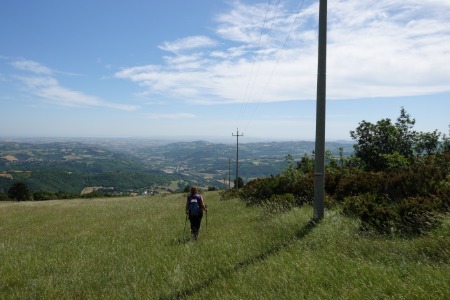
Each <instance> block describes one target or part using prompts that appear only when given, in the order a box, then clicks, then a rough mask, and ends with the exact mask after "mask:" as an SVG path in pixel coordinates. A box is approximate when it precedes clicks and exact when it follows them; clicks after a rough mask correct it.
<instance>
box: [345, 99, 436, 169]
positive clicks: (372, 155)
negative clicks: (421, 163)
mask: <svg viewBox="0 0 450 300" xmlns="http://www.w3.org/2000/svg"><path fill="white" fill-rule="evenodd" d="M415 122H416V121H415V119H412V118H411V116H410V115H409V114H408V113H407V112H406V110H405V109H404V108H403V107H402V108H401V110H400V116H399V117H398V118H397V121H396V123H395V124H393V123H392V122H391V119H389V118H386V119H382V120H380V121H378V122H377V123H376V124H372V123H370V122H367V121H362V122H360V123H359V126H358V127H357V128H356V130H354V131H353V130H352V131H350V136H351V137H352V138H353V139H354V140H356V144H355V145H354V146H353V148H354V150H355V156H356V157H357V158H359V159H361V161H362V162H363V164H364V166H365V168H366V169H367V170H372V171H381V170H385V169H387V168H388V167H392V163H393V162H392V159H393V158H395V157H401V158H407V159H409V158H412V157H414V150H421V151H422V150H427V151H431V148H432V145H433V143H432V140H433V137H435V135H433V134H428V135H427V134H422V135H419V134H418V133H417V132H416V131H414V130H413V126H414V124H415ZM419 140H420V141H422V140H423V142H421V143H418V141H419ZM427 141H428V142H427ZM419 144H420V147H419V148H416V145H419ZM401 164H403V161H402V163H401Z"/></svg>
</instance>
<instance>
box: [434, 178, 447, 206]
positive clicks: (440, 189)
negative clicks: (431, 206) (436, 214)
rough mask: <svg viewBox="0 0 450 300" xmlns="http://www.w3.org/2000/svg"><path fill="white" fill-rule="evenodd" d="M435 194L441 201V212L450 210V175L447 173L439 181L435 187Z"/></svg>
mask: <svg viewBox="0 0 450 300" xmlns="http://www.w3.org/2000/svg"><path fill="white" fill-rule="evenodd" d="M436 196H437V197H438V198H439V199H440V201H441V210H442V211H443V212H450V175H447V178H446V180H442V181H441V182H439V184H438V186H437V189H436Z"/></svg>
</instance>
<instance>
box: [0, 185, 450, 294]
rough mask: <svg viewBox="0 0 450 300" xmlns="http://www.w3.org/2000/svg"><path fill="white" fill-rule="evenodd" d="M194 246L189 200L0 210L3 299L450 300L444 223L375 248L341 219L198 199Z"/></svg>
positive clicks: (213, 196) (449, 225)
mask: <svg viewBox="0 0 450 300" xmlns="http://www.w3.org/2000/svg"><path fill="white" fill-rule="evenodd" d="M205 198H206V201H207V204H208V207H209V214H208V226H207V228H206V218H205V219H204V220H203V223H202V230H201V234H200V237H199V240H198V241H197V242H192V241H190V240H189V239H188V234H187V231H188V228H187V229H186V233H185V235H184V236H183V228H184V224H185V218H184V215H183V210H184V196H183V195H181V194H172V195H168V196H153V197H134V198H131V197H130V198H112V199H95V200H66V201H63V200H58V201H45V202H20V203H17V202H0V249H1V255H0V295H1V296H0V298H1V299H73V298H77V299H96V298H106V299H111V298H113V299H123V298H126V299H129V298H137V299H180V298H189V299H450V288H449V286H450V220H449V217H447V218H446V219H445V220H444V224H443V226H442V227H441V228H439V229H437V230H435V231H433V232H432V233H431V235H430V236H428V237H419V238H411V239H401V238H388V237H370V236H365V235H363V234H361V233H360V232H359V231H358V223H357V221H355V220H353V219H349V218H345V217H343V216H342V215H341V214H340V213H339V212H337V211H327V212H326V216H325V219H324V220H323V221H322V222H321V223H319V224H317V225H315V224H313V223H311V222H310V217H311V215H312V210H311V208H310V207H303V208H300V209H294V210H293V211H290V212H288V213H283V214H279V215H269V214H267V213H265V212H264V211H263V210H262V209H261V208H258V207H250V208H249V207H245V206H244V205H243V203H241V202H240V201H238V200H229V201H220V200H219V194H218V193H217V192H210V193H205Z"/></svg>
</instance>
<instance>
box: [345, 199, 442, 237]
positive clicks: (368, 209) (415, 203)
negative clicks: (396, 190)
mask: <svg viewBox="0 0 450 300" xmlns="http://www.w3.org/2000/svg"><path fill="white" fill-rule="evenodd" d="M439 207H441V201H440V199H439V198H438V197H421V196H417V197H408V198H404V199H402V200H400V201H398V202H394V201H392V200H391V199H390V198H389V197H387V196H386V195H382V196H380V195H375V194H370V193H367V194H363V195H358V196H352V197H347V198H346V199H345V201H344V205H343V213H344V214H346V215H349V216H354V217H357V218H359V219H360V221H361V229H362V230H363V231H374V232H377V233H379V234H390V233H393V232H395V233H398V234H400V235H405V236H410V235H422V234H426V233H427V232H429V231H430V230H431V229H433V228H434V227H435V226H436V225H437V224H439V219H438V218H437V217H436V216H437V215H436V210H437V209H439Z"/></svg>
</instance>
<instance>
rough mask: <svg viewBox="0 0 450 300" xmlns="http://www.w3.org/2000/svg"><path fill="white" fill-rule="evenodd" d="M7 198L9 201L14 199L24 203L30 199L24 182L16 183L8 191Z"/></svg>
mask: <svg viewBox="0 0 450 300" xmlns="http://www.w3.org/2000/svg"><path fill="white" fill-rule="evenodd" d="M8 196H9V198H11V199H16V200H17V201H24V200H29V199H30V191H29V190H28V186H27V185H26V184H25V183H24V182H21V181H19V182H16V183H14V184H13V185H12V187H10V188H9V190H8Z"/></svg>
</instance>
